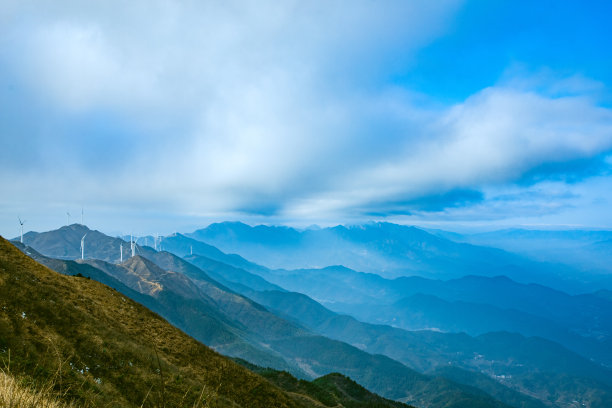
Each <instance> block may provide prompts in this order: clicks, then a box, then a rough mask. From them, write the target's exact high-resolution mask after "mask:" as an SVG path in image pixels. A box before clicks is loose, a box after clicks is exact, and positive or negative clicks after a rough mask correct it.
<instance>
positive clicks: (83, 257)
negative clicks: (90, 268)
mask: <svg viewBox="0 0 612 408" xmlns="http://www.w3.org/2000/svg"><path fill="white" fill-rule="evenodd" d="M86 236H87V234H85V235H83V238H81V259H85V237H86Z"/></svg>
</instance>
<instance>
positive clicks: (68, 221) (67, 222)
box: [66, 211, 70, 225]
mask: <svg viewBox="0 0 612 408" xmlns="http://www.w3.org/2000/svg"><path fill="white" fill-rule="evenodd" d="M66 216H67V217H68V218H67V221H66V225H70V213H69V212H68V211H66Z"/></svg>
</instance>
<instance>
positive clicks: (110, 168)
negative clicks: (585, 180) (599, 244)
mask: <svg viewBox="0 0 612 408" xmlns="http://www.w3.org/2000/svg"><path fill="white" fill-rule="evenodd" d="M460 3H461V2H460V1H455V0H448V1H443V2H435V3H432V2H430V1H411V2H405V1H396V2H386V3H384V5H383V4H378V3H372V2H370V1H365V0H364V1H355V2H350V3H347V2H343V1H320V2H298V1H286V2H272V1H247V2H244V1H240V2H238V1H236V2H233V1H230V2H190V1H183V2H175V1H162V0H159V1H153V2H150V1H132V2H129V3H127V4H126V3H125V2H113V1H108V2H106V1H105V2H103V1H101V2H79V1H66V2H61V4H58V3H57V2H53V1H49V2H27V1H20V2H6V3H4V6H0V22H2V24H1V26H2V28H0V41H2V40H1V39H2V38H5V39H7V38H8V39H10V41H8V40H4V41H3V42H1V44H2V47H3V49H2V50H0V51H1V52H0V68H4V69H6V70H12V72H14V73H15V75H16V77H18V78H19V79H20V80H21V81H22V82H23V84H24V87H26V88H28V89H29V90H30V92H31V93H32V95H33V96H31V97H32V98H34V99H36V101H37V102H39V103H40V101H42V103H43V104H47V106H49V107H50V110H51V111H52V112H53V113H52V115H54V116H53V117H52V118H51V119H50V120H49V121H48V122H45V123H43V125H44V127H46V128H47V129H46V131H45V132H43V134H44V136H39V137H44V138H48V139H50V140H51V141H52V142H54V143H56V144H59V145H58V146H54V149H53V154H54V155H57V157H55V156H53V160H52V161H50V164H47V165H46V166H45V167H41V168H31V169H30V172H29V174H27V175H26V176H23V175H21V169H16V168H8V169H5V170H6V171H4V172H3V174H2V175H1V176H0V185H1V186H2V187H3V190H4V191H6V192H7V193H10V194H12V195H15V196H20V197H35V198H36V199H37V200H54V201H55V200H57V201H61V200H63V201H64V202H66V201H75V200H78V201H86V200H91V201H92V202H95V203H96V205H100V206H107V207H111V206H113V205H117V203H127V205H128V206H132V207H138V206H147V207H148V208H156V209H158V210H159V211H160V212H163V211H175V212H186V213H190V214H197V215H208V214H220V213H223V214H227V212H228V211H229V212H231V211H240V210H247V211H248V209H249V208H250V209H257V208H263V209H264V210H265V209H266V208H270V207H272V208H273V210H276V211H278V213H279V214H280V215H279V217H290V218H293V219H296V218H299V217H308V218H311V219H314V220H316V219H320V218H323V217H330V218H333V217H338V216H339V215H341V214H346V213H350V212H351V211H359V210H360V209H363V208H371V207H373V206H376V205H377V204H380V203H384V202H386V201H389V200H392V201H393V200H396V201H402V200H404V201H406V200H410V199H413V198H417V197H419V196H422V195H427V194H431V193H434V192H438V193H439V192H445V191H450V190H453V189H457V188H465V189H483V188H487V187H489V186H492V185H496V184H498V183H502V184H503V183H508V182H512V181H514V180H516V179H517V178H519V177H521V176H522V175H523V174H524V173H525V172H527V171H529V170H531V169H533V168H534V167H537V166H538V165H540V164H542V163H545V162H562V161H565V160H572V159H578V158H588V157H591V156H594V155H597V154H598V153H600V152H603V151H606V150H609V149H611V148H612V113H611V112H610V110H609V109H606V108H602V107H598V105H597V99H596V93H597V92H598V91H600V90H601V86H600V84H597V83H595V82H594V81H590V80H588V79H586V78H580V77H578V76H573V77H570V78H553V77H554V75H553V74H551V73H545V74H538V75H527V74H525V73H524V72H519V71H509V72H508V73H507V74H506V76H505V77H504V78H503V79H502V80H501V81H500V83H499V84H498V85H496V86H493V87H490V88H487V89H484V90H482V91H480V92H478V93H476V94H475V95H473V96H472V97H470V98H468V99H467V100H465V101H464V102H463V103H460V104H457V105H456V106H452V107H440V106H436V105H435V101H431V100H429V99H428V98H427V97H426V96H424V95H416V94H414V93H411V91H410V90H409V89H402V88H401V87H400V86H397V85H390V84H388V83H387V81H388V76H389V75H390V72H392V70H393V69H394V68H393V65H394V64H396V63H397V61H402V63H401V64H400V65H401V66H409V65H410V63H412V62H413V59H414V58H415V54H416V53H417V52H418V50H419V49H420V48H421V47H423V46H425V45H426V44H427V43H428V42H430V41H432V40H433V39H434V38H436V36H438V35H441V34H442V33H443V32H444V30H445V27H446V26H447V24H448V23H449V19H450V18H451V17H452V16H453V15H454V13H455V11H456V10H457V8H458V7H459V6H460ZM551 78H552V79H551ZM0 102H1V101H0ZM100 111H102V112H105V114H107V116H108V117H109V120H113V119H114V118H117V119H118V121H121V122H122V123H126V127H127V128H129V129H130V130H134V136H133V138H134V139H135V140H134V141H131V142H130V146H132V147H131V150H130V151H131V152H132V155H131V156H130V157H129V158H128V160H129V162H128V163H122V164H121V165H118V164H117V160H114V161H111V160H109V161H108V162H109V163H108V165H107V166H106V167H105V168H103V169H102V170H103V171H99V169H95V170H94V169H92V167H91V166H88V164H87V163H83V161H82V160H78V157H79V156H82V153H83V152H82V151H81V150H79V148H77V147H75V146H74V145H72V144H70V143H72V139H71V138H65V140H64V139H62V137H61V132H62V131H64V128H66V127H69V126H70V124H71V123H73V122H74V121H77V120H82V118H83V117H87V115H89V114H92V113H94V114H95V113H96V112H100ZM109 112H110V113H109ZM83 137H85V138H93V137H96V138H103V139H104V136H100V134H98V135H96V136H90V135H89V134H84V135H83ZM109 139H110V138H109ZM112 140H113V141H114V142H116V140H115V139H112ZM49 145H50V143H40V146H41V150H42V149H45V148H47V146H49ZM98 146H100V144H98ZM101 146H102V147H100V151H99V155H100V156H101V157H106V155H108V154H109V151H110V150H111V149H114V148H116V147H117V146H110V145H109V146H104V145H103V144H102V145H101ZM107 149H108V150H107ZM62 152H63V153H62ZM39 153H40V154H43V155H44V154H45V153H46V152H44V151H41V152H39ZM77 170H78V175H76V176H75V175H73V174H74V173H77ZM43 172H44V173H45V174H44V175H43ZM66 174H69V175H68V176H66ZM16 178H17V179H18V180H19V181H20V182H19V183H16V182H15V179H16ZM58 196H59V197H61V198H56V197H58ZM58 205H61V203H59V202H58Z"/></svg>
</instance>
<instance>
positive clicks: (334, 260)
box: [187, 222, 601, 293]
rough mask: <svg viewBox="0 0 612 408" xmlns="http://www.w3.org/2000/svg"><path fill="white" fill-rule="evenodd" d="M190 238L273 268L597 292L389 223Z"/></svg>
mask: <svg viewBox="0 0 612 408" xmlns="http://www.w3.org/2000/svg"><path fill="white" fill-rule="evenodd" d="M187 235H188V236H189V237H191V238H194V239H197V240H200V241H202V242H206V243H208V244H211V245H214V246H215V247H217V248H219V249H220V250H222V251H223V252H230V253H239V254H240V255H242V256H244V257H246V258H247V259H249V260H251V261H253V262H255V263H257V264H260V265H265V266H267V267H269V268H272V269H304V268H305V269H318V268H323V267H327V266H330V265H344V266H346V267H348V268H351V269H354V270H359V271H363V272H371V273H376V274H379V275H381V276H384V277H387V278H394V277H399V276H415V275H416V276H424V277H430V278H437V279H450V278H459V277H462V276H464V275H483V276H498V275H506V276H509V277H511V278H512V279H514V280H517V281H520V282H524V283H531V282H536V283H541V284H545V285H547V286H551V287H556V288H560V289H563V290H566V291H570V292H572V293H575V292H580V291H584V290H587V289H589V290H595V289H600V288H601V287H599V286H592V285H591V283H592V282H590V281H589V280H588V279H586V280H584V279H583V277H582V276H576V275H575V274H574V272H575V271H574V270H573V269H572V268H570V267H568V266H563V265H559V264H549V263H542V262H535V261H532V260H529V259H527V258H525V257H522V256H518V255H515V254H512V253H509V252H506V251H503V250H500V249H496V248H491V247H484V246H477V245H472V244H469V243H464V242H455V241H453V240H450V239H447V238H444V237H441V236H439V235H434V234H432V233H429V232H426V231H424V230H422V229H419V228H415V227H409V226H402V225H395V224H389V223H370V224H365V225H361V226H352V227H344V226H337V227H333V228H322V229H308V230H304V231H298V230H296V229H293V228H288V227H270V226H263V225H259V226H255V227H251V226H248V225H246V224H242V223H235V222H234V223H229V222H226V223H217V224H211V225H210V226H208V227H207V228H204V229H200V230H197V231H195V232H193V233H191V234H187ZM245 269H247V270H250V269H249V268H248V267H245ZM250 271H251V270H250Z"/></svg>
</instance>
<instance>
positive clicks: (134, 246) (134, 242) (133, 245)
mask: <svg viewBox="0 0 612 408" xmlns="http://www.w3.org/2000/svg"><path fill="white" fill-rule="evenodd" d="M134 238H136V237H134ZM136 241H138V238H136ZM136 241H132V234H130V246H131V247H132V257H134V256H136Z"/></svg>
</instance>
